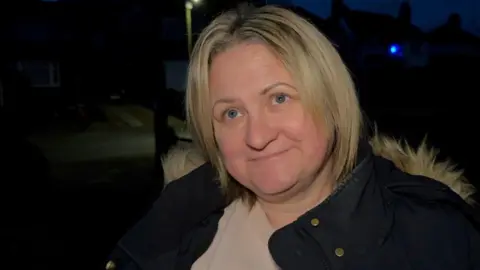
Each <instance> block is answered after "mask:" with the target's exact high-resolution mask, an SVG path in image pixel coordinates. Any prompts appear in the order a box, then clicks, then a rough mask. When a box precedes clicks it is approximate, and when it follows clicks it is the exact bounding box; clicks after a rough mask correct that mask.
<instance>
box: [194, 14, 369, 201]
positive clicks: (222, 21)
mask: <svg viewBox="0 0 480 270" xmlns="http://www.w3.org/2000/svg"><path fill="white" fill-rule="evenodd" d="M244 42H261V43H263V44H265V45H266V46H268V47H269V48H271V49H272V51H273V52H275V53H276V54H277V56H278V57H279V59H280V60H281V61H282V62H283V64H284V65H285V67H286V69H287V70H288V71H289V72H290V74H291V75H292V76H293V78H294V80H295V82H296V86H297V88H298V89H300V92H301V93H300V95H301V100H302V102H303V104H304V106H305V108H306V109H307V110H308V111H309V112H310V113H311V115H312V117H314V119H315V120H316V121H323V122H324V123H325V126H326V128H327V132H328V134H329V135H330V137H329V138H330V141H331V155H330V160H331V161H332V163H331V165H332V169H333V172H332V173H333V176H334V177H335V179H336V180H337V181H342V180H343V179H344V178H345V175H346V174H348V173H349V172H350V171H351V170H352V169H353V167H354V165H355V162H356V160H355V159H356V154H357V147H358V143H359V139H360V134H361V129H362V115H361V110H360V106H359V102H358V99H357V96H356V91H355V88H354V85H353V82H352V79H351V77H350V74H349V72H348V70H347V67H346V66H345V64H344V63H343V61H342V59H341V57H340V56H339V54H338V53H337V51H336V49H335V48H334V46H333V45H332V44H331V43H330V41H329V40H328V39H327V37H325V35H323V34H322V33H321V32H320V31H318V30H317V29H316V28H315V26H314V25H312V24H311V23H310V22H308V21H307V20H305V19H304V18H302V17H300V16H298V15H297V14H295V13H293V12H292V11H289V10H287V9H283V8H279V7H275V6H268V5H267V6H263V7H260V8H253V7H252V8H249V7H247V8H244V9H238V10H231V11H228V12H226V13H223V14H221V15H219V16H218V17H217V18H215V19H214V20H213V21H212V22H211V23H210V24H209V25H208V26H207V27H206V28H205V29H204V30H203V31H202V33H201V34H200V36H199V38H198V40H197V42H196V44H195V47H194V48H193V51H192V55H191V61H190V66H189V70H188V79H187V93H186V109H187V121H188V125H189V128H190V131H191V133H192V135H193V138H194V141H195V143H196V144H197V145H198V147H199V148H200V150H201V151H203V152H204V153H205V154H206V157H207V159H208V161H210V162H211V163H212V165H213V166H215V168H216V169H217V170H218V176H219V181H220V183H221V186H222V188H223V191H224V192H225V193H226V195H227V197H228V198H229V199H230V200H233V199H236V198H243V199H247V200H249V201H250V202H254V201H255V197H254V196H253V194H252V193H251V192H250V191H249V190H248V189H246V188H245V187H243V186H242V185H240V184H239V183H237V182H236V181H234V180H232V179H231V177H230V175H229V174H228V172H227V171H226V169H225V166H224V164H223V161H222V158H221V154H220V153H219V149H218V147H217V145H216V141H215V137H214V130H213V125H212V115H211V114H212V108H211V106H210V105H211V104H210V100H209V82H208V76H209V69H210V64H211V62H212V59H213V58H214V57H215V56H216V55H217V54H219V53H221V52H222V51H225V50H227V49H228V48H230V47H232V46H234V45H236V44H239V43H244Z"/></svg>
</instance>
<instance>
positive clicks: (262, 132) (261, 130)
mask: <svg viewBox="0 0 480 270" xmlns="http://www.w3.org/2000/svg"><path fill="white" fill-rule="evenodd" d="M277 135H278V132H277V130H276V128H275V127H274V123H272V122H271V121H268V119H267V117H266V116H255V117H252V116H250V117H249V118H248V124H247V129H246V134H245V143H246V144H247V145H248V146H249V147H251V148H252V149H255V150H263V149H264V148H265V147H267V146H268V145H269V144H270V143H271V142H272V141H274V140H275V139H276V138H277Z"/></svg>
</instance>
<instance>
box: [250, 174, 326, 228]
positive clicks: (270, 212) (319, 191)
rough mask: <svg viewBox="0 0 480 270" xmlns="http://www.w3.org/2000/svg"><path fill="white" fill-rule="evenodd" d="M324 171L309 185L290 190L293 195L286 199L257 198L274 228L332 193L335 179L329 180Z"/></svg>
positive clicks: (282, 225)
mask: <svg viewBox="0 0 480 270" xmlns="http://www.w3.org/2000/svg"><path fill="white" fill-rule="evenodd" d="M324 171H325V170H323V171H322V173H320V175H319V176H318V177H316V179H315V180H313V181H312V182H310V184H309V185H305V186H303V187H299V188H297V190H292V194H294V195H291V196H288V199H287V198H285V199H284V200H281V201H278V202H277V201H275V202H272V201H266V200H262V199H261V198H258V203H259V204H260V206H261V207H262V209H263V211H265V214H266V215H267V218H268V220H269V221H270V224H271V225H272V227H273V228H274V229H275V230H276V229H279V228H281V227H284V226H286V225H288V224H290V223H292V222H294V221H295V220H297V219H298V218H299V217H300V216H302V215H303V214H305V213H306V212H308V211H309V210H311V209H312V208H314V207H315V206H317V205H319V204H320V203H321V202H323V201H324V200H325V199H326V198H327V197H328V196H330V194H332V192H333V189H334V188H335V181H333V180H331V179H332V178H331V177H330V173H326V172H325V173H324Z"/></svg>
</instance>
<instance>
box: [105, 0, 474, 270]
mask: <svg viewBox="0 0 480 270" xmlns="http://www.w3.org/2000/svg"><path fill="white" fill-rule="evenodd" d="M187 113H188V120H189V124H190V127H191V130H192V132H193V135H194V138H195V139H196V140H195V142H196V145H197V147H198V149H199V150H198V153H196V152H192V151H195V150H191V149H190V150H187V151H190V152H187V154H185V155H183V156H182V154H181V151H180V152H178V151H179V150H175V151H176V153H173V154H172V155H171V156H170V158H167V160H166V161H165V163H164V166H165V170H166V173H168V174H169V175H170V177H169V178H177V177H180V176H181V175H178V173H179V172H180V173H181V172H182V170H183V171H189V170H190V169H192V168H188V167H189V165H188V164H191V165H195V164H201V163H202V162H203V161H206V163H205V164H204V165H201V166H200V167H199V168H197V169H194V170H193V171H192V172H190V173H187V174H186V176H184V177H182V178H180V179H179V180H177V181H175V182H173V183H171V184H169V185H168V186H167V188H166V190H165V192H164V193H163V195H162V196H161V198H160V199H159V200H158V201H157V202H156V204H155V205H154V207H153V209H152V210H151V213H150V214H148V215H147V216H146V217H145V218H144V219H143V220H142V221H141V222H140V223H139V224H138V225H137V226H136V227H135V228H134V229H132V231H131V232H130V233H128V234H127V235H126V236H125V237H124V238H123V239H122V241H121V242H120V244H119V246H118V248H117V250H116V251H115V252H114V253H113V254H112V258H111V261H109V263H108V264H107V269H113V268H117V269H175V270H177V269H178V270H183V269H194V270H203V269H209V270H216V269H229V270H236V269H252V270H254V269H262V270H265V269H283V270H290V269H292V270H293V269H294V270H297V269H369V270H371V269H402V270H403V269H480V233H479V223H478V221H475V220H474V217H473V215H472V214H471V212H470V207H469V206H468V205H467V204H466V203H465V202H464V201H463V200H462V198H461V197H460V196H458V195H457V194H455V192H452V190H451V189H450V188H448V187H447V186H446V185H444V184H442V183H440V181H442V182H444V183H445V184H449V185H450V186H451V187H452V188H454V189H455V191H456V192H457V193H458V194H460V195H462V196H463V199H465V200H467V201H468V200H469V198H470V196H471V195H472V188H471V186H470V185H468V184H467V182H466V181H465V179H464V178H463V176H462V174H461V172H458V171H454V170H453V169H452V166H451V165H450V164H449V163H434V160H435V156H434V154H433V153H432V152H431V151H428V150H427V149H426V148H425V147H424V146H422V147H421V148H420V149H419V150H418V151H414V150H413V149H411V148H409V147H402V146H401V145H399V144H398V143H396V142H395V141H394V140H390V139H387V138H381V137H378V136H377V137H375V138H371V139H370V140H367V139H366V138H365V136H364V135H363V134H364V133H363V131H362V115H361V109H360V107H359V104H358V100H357V97H356V93H355V89H354V86H353V84H352V81H351V78H350V76H349V74H348V71H347V68H346V67H345V65H344V64H343V63H342V60H341V58H340V56H339V55H338V54H337V52H336V51H335V49H334V47H333V46H332V45H331V44H330V43H329V42H328V40H327V39H326V38H325V36H324V35H322V34H321V33H320V32H318V30H316V29H315V27H314V26H312V25H311V24H310V23H308V22H307V21H306V20H304V19H302V18H300V17H298V16H297V15H295V14H294V13H292V12H290V11H287V10H285V9H281V8H277V7H271V6H265V7H262V8H258V9H248V10H241V11H237V12H234V11H232V12H227V13H225V14H222V15H220V16H219V17H218V18H216V19H215V20H214V21H213V22H212V23H211V24H210V25H209V26H208V27H207V28H206V29H205V30H204V31H203V32H202V34H201V35H200V37H199V39H198V41H197V44H196V46H195V48H194V50H193V54H192V57H191V64H190V69H189V75H188V90H187ZM199 157H204V160H202V162H200V161H199V160H198V159H199ZM182 160H183V161H182ZM189 160H190V161H189ZM175 174H177V175H175ZM420 175H423V176H420ZM428 177H431V178H435V180H438V181H434V180H433V179H431V178H428ZM216 183H219V185H218V186H217V185H216Z"/></svg>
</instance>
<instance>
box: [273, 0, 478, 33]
mask: <svg viewBox="0 0 480 270" xmlns="http://www.w3.org/2000/svg"><path fill="white" fill-rule="evenodd" d="M331 1H332V0H291V2H293V3H294V4H296V5H300V6H302V7H304V8H306V9H308V10H310V11H311V12H314V13H317V15H320V16H321V17H324V18H325V17H328V16H329V15H330V4H331ZM402 1H403V0H345V3H346V4H347V5H348V6H349V7H350V8H352V9H358V10H364V11H370V12H375V13H385V14H390V15H394V16H396V15H397V12H398V7H399V6H400V3H401V2H402ZM269 2H272V3H273V2H289V0H272V1H269ZM410 3H411V5H412V21H413V23H414V24H415V25H417V26H419V27H420V28H422V29H423V30H425V31H429V30H432V29H433V28H435V27H437V26H439V25H441V24H443V23H445V22H446V20H447V18H448V16H449V15H450V14H451V13H452V12H457V13H459V14H460V15H461V16H462V19H463V27H464V29H465V30H467V31H469V32H472V33H475V34H477V35H480V1H479V0H410Z"/></svg>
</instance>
